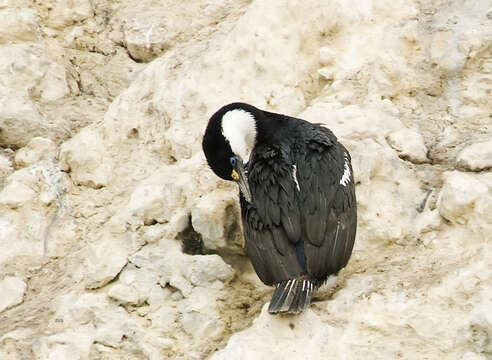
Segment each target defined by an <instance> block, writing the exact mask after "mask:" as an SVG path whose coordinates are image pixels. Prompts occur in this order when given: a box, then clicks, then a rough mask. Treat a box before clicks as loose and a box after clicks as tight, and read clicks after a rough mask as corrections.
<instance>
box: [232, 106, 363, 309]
mask: <svg viewBox="0 0 492 360" xmlns="http://www.w3.org/2000/svg"><path fill="white" fill-rule="evenodd" d="M267 115H269V116H271V117H272V119H271V120H272V122H271V123H270V124H268V125H266V126H271V127H275V121H277V122H278V123H280V124H282V126H281V127H277V130H276V131H270V132H268V131H264V133H267V134H268V136H266V135H265V136H264V137H263V138H260V141H258V144H257V146H255V149H254V150H253V152H252V154H251V157H250V161H249V163H248V166H247V169H248V179H249V185H250V188H251V192H252V194H253V200H252V203H248V202H246V201H245V200H244V199H243V198H242V199H241V209H242V219H243V228H244V232H245V240H246V250H247V253H248V255H249V256H250V258H251V261H252V263H253V266H254V268H255V270H256V272H257V274H258V276H259V277H260V279H261V280H262V281H263V282H264V283H266V284H269V285H271V284H276V286H277V290H276V292H277V293H278V296H277V297H278V298H279V299H277V302H282V301H283V302H284V303H285V301H286V300H289V297H288V292H289V291H287V290H288V289H287V290H286V289H285V287H290V288H291V289H294V288H295V287H296V286H299V287H303V288H306V283H303V281H304V280H308V281H309V284H312V286H314V287H316V286H319V285H320V284H321V283H322V282H323V281H325V280H326V278H327V277H328V276H329V275H331V274H334V273H337V272H338V271H339V270H340V269H341V268H342V267H344V266H345V265H346V263H347V261H348V259H349V258H350V254H351V252H352V248H353V243H354V239H355V231H356V218H357V214H356V206H355V191H354V182H353V175H352V168H351V164H350V155H349V153H348V151H347V150H346V149H345V148H344V147H343V145H342V144H340V143H339V142H338V141H337V139H336V137H335V136H334V135H333V133H332V132H331V131H330V130H328V129H326V128H324V127H322V126H318V125H314V124H311V123H309V122H306V121H304V120H300V119H295V118H290V117H287V116H283V115H277V114H272V113H267ZM292 279H299V281H298V282H297V283H295V284H294V283H292ZM289 280H291V282H290V283H289V282H288V281H289ZM309 284H308V285H309ZM282 287H284V289H282ZM299 291H301V290H299ZM304 292H305V293H307V290H305V291H304ZM282 296H283V299H282ZM309 297H310V294H309ZM274 299H275V295H274ZM274 299H272V302H271V305H270V306H271V307H272V305H273V304H274V301H273V300H274ZM290 301H291V302H292V301H293V302H294V303H295V305H296V306H301V305H302V306H305V305H304V302H306V301H305V299H304V300H303V299H301V298H298V297H293V296H291V299H290ZM290 306H292V304H290ZM280 309H283V310H280ZM285 309H286V305H285V304H279V305H278V310H279V311H285ZM270 310H271V311H272V310H273V311H272V312H275V309H270ZM294 310H295V309H294ZM301 310H302V309H301ZM287 311H288V310H287ZM291 312H296V311H291Z"/></svg>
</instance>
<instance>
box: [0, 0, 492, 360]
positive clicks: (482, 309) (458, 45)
mask: <svg viewBox="0 0 492 360" xmlns="http://www.w3.org/2000/svg"><path fill="white" fill-rule="evenodd" d="M490 18H491V14H490V2H489V1H486V0H476V1H473V2H470V1H468V2H466V1H465V2H463V1H458V0H452V1H447V2H446V3H445V4H444V2H442V1H441V2H422V1H416V0H410V1H403V0H391V1H390V0H373V1H371V2H364V1H362V2H361V1H350V2H347V1H346V0H333V1H330V2H327V1H324V2H323V1H317V0H308V1H303V2H301V1H297V2H295V1H294V2H275V1H268V0H254V1H245V0H223V1H212V0H210V1H185V2H176V1H173V0H162V1H154V0H143V1H141V0H127V1H100V0H63V1H55V0H46V1H29V0H0V19H3V21H0V23H1V24H0V44H1V45H0V51H1V53H2V56H1V57H0V129H1V130H0V147H3V149H0V272H1V273H3V274H6V275H7V274H15V277H16V278H18V279H29V285H28V286H27V287H26V289H25V290H24V297H23V302H22V303H19V304H18V305H15V306H11V307H9V308H7V309H5V310H3V311H2V312H1V313H0V324H1V329H2V333H1V334H0V358H2V359H3V358H6V359H10V358H29V357H30V356H32V354H35V356H37V357H39V358H42V359H56V358H60V359H62V358H63V359H65V358H79V359H92V358H93V359H100V358H101V359H124V358H132V359H133V358H136V359H156V360H157V359H203V358H209V357H212V358H214V357H216V358H245V359H248V358H252V359H253V358H254V359H257V358H279V359H282V360H286V359H298V358H312V359H318V358H323V359H339V358H340V357H341V355H340V354H343V356H342V357H344V358H346V359H348V360H349V359H357V360H358V359H373V358H376V357H377V358H378V359H397V358H405V359H411V360H413V359H415V360H417V359H418V360H420V359H423V358H427V359H441V358H442V359H467V360H485V359H486V358H487V356H488V354H490V353H491V349H490V344H491V341H489V340H490V338H491V334H490V328H491V319H490V311H489V309H490V307H491V304H490V295H491V294H490V289H491V288H492V283H491V279H490V268H491V267H492V263H491V261H492V260H491V259H492V258H491V257H490V256H488V254H490V253H491V252H492V248H491V243H490V241H489V238H490V233H491V232H492V224H491V220H490V214H491V213H492V207H491V206H492V205H491V204H492V202H491V199H490V194H491V193H492V191H491V189H492V179H491V177H490V164H489V159H490V158H491V156H489V151H488V148H489V145H488V143H489V139H490V116H489V115H490V114H491V113H492V102H491V101H490V81H491V73H492V65H491V62H490V56H489V53H490V31H491V22H490ZM151 60H152V61H151ZM232 101H245V102H249V103H252V104H254V105H256V106H258V107H260V108H264V109H267V110H272V111H277V112H281V113H284V114H287V115H291V116H298V117H302V118H304V119H306V120H308V121H312V122H314V123H322V124H324V125H326V126H327V127H329V128H330V129H331V130H332V131H333V132H334V133H335V135H336V136H337V137H338V138H339V139H340V141H341V142H342V143H343V144H344V145H345V146H346V148H347V149H348V150H349V151H350V154H351V156H352V163H353V168H354V173H355V179H353V180H354V182H355V184H356V193H357V198H358V216H359V223H358V235H357V240H356V244H355V251H354V253H353V255H352V258H351V259H350V261H349V263H348V265H347V267H346V268H345V269H344V270H343V271H341V272H340V273H339V275H338V277H337V278H336V280H333V282H334V284H332V285H333V286H332V287H330V288H326V289H323V291H321V292H320V293H318V295H317V296H318V298H317V301H315V302H314V303H313V304H312V305H311V306H310V309H309V310H308V311H307V312H306V313H304V314H302V315H300V316H297V317H274V316H270V315H269V314H268V313H267V311H266V306H267V305H266V303H267V302H268V301H269V299H270V296H271V291H272V290H271V289H269V288H268V287H266V286H264V285H263V284H261V282H260V280H259V279H258V278H257V276H256V274H255V273H254V271H253V269H252V266H251V264H250V262H249V260H248V259H247V257H245V256H243V250H242V247H241V246H242V244H241V237H240V236H239V224H240V217H239V211H238V204H237V202H236V201H237V200H236V198H237V187H236V185H235V184H233V183H228V182H225V181H222V180H219V179H218V178H217V177H216V176H215V175H214V174H213V173H212V171H211V170H210V169H209V168H208V167H207V165H206V160H205V159H204V158H203V154H202V152H201V138H202V134H203V129H204V126H205V124H206V122H207V119H208V118H209V116H210V115H211V114H212V113H213V112H214V111H215V110H217V108H218V107H220V106H221V105H224V104H225V103H228V102H232ZM409 129H412V130H411V131H412V133H409ZM39 137H42V139H44V140H41V139H40V138H39ZM424 144H425V145H424ZM58 159H59V160H58ZM60 169H63V171H61V170H60ZM465 171H468V172H465ZM470 171H473V172H474V173H472V172H470ZM191 254H195V255H191ZM262 309H263V310H262ZM442 324H446V326H440V325H442ZM217 349H219V350H217ZM214 352H217V354H215V355H214V354H213V353H214Z"/></svg>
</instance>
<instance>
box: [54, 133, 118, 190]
mask: <svg viewBox="0 0 492 360" xmlns="http://www.w3.org/2000/svg"><path fill="white" fill-rule="evenodd" d="M60 163H61V166H62V170H64V171H69V172H70V177H71V178H72V180H73V181H74V182H75V183H77V184H80V185H85V186H90V187H92V188H95V189H98V188H101V187H103V186H106V185H107V184H108V181H109V179H110V178H111V171H112V170H111V169H112V166H111V161H110V159H109V158H108V157H107V155H106V148H105V146H104V142H103V138H102V136H101V134H100V133H99V132H98V131H97V130H94V129H91V128H84V129H83V130H82V131H81V132H79V133H78V134H77V135H76V136H74V137H73V138H72V139H70V140H68V141H66V142H64V143H63V144H62V145H61V147H60Z"/></svg>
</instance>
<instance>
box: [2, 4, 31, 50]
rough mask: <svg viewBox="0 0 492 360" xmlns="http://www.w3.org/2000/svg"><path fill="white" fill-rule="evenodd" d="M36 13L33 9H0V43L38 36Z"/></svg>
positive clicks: (26, 39) (27, 39)
mask: <svg viewBox="0 0 492 360" xmlns="http://www.w3.org/2000/svg"><path fill="white" fill-rule="evenodd" d="M38 32H39V27H38V24H37V14H36V11H34V10H33V9H28V8H10V9H0V43H6V42H10V41H33V40H36V39H37V38H38Z"/></svg>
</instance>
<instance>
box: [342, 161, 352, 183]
mask: <svg viewBox="0 0 492 360" xmlns="http://www.w3.org/2000/svg"><path fill="white" fill-rule="evenodd" d="M343 158H344V160H345V163H344V165H343V175H342V178H341V179H340V185H342V186H347V185H348V183H349V182H350V178H351V174H350V166H349V159H348V155H347V153H344V155H343Z"/></svg>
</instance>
